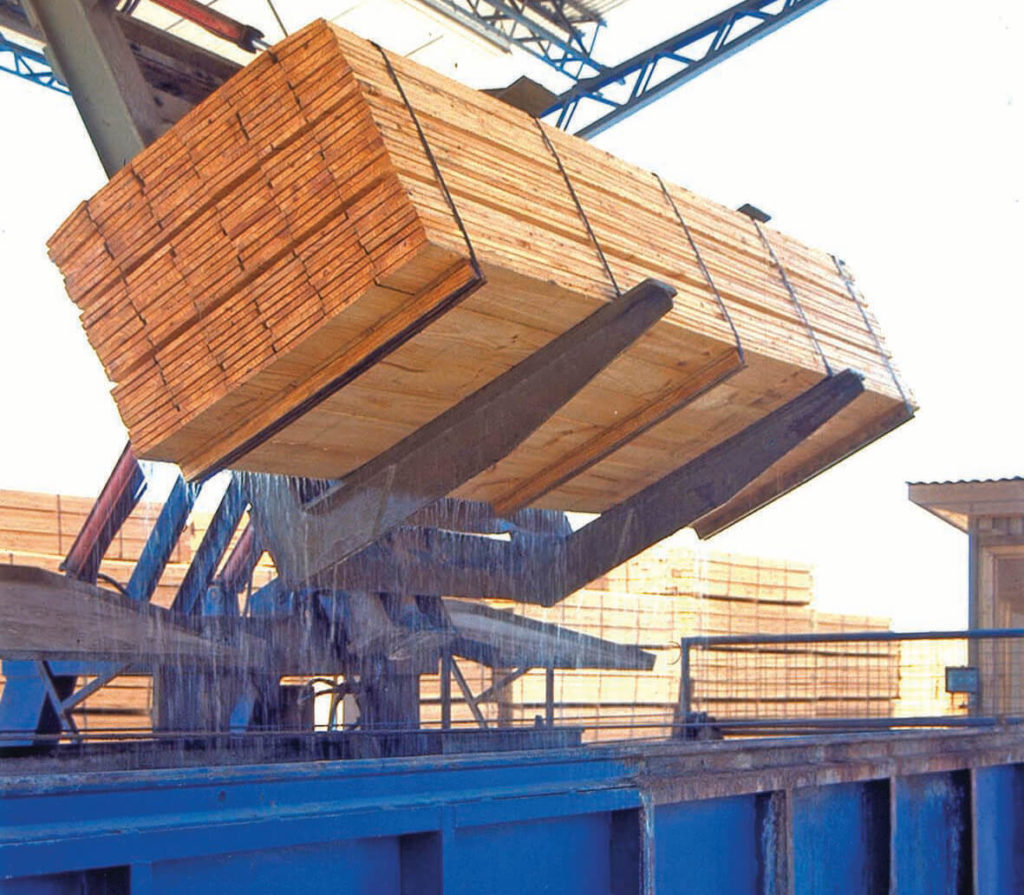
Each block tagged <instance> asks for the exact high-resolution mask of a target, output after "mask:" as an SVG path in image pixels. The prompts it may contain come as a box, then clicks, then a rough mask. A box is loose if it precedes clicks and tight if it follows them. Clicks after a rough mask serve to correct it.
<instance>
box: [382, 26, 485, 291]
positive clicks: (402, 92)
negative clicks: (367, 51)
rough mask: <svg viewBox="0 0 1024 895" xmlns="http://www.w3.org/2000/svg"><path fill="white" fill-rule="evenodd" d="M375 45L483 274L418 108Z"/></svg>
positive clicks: (476, 269)
mask: <svg viewBox="0 0 1024 895" xmlns="http://www.w3.org/2000/svg"><path fill="white" fill-rule="evenodd" d="M371 43H372V41H371ZM373 45H374V46H375V47H376V48H377V50H378V51H379V52H380V55H381V57H382V58H383V59H384V65H385V66H387V70H388V74H389V75H390V76H391V80H392V81H394V83H395V87H397V88H398V95H399V96H400V97H401V98H402V102H403V103H405V108H406V109H407V110H408V112H409V117H410V118H411V119H412V123H413V124H414V125H415V127H416V133H418V134H419V137H420V143H422V144H423V151H424V152H425V153H426V155H427V160H428V161H429V162H430V167H431V168H433V169H434V176H435V177H436V178H437V182H438V184H440V186H441V193H442V194H443V195H444V200H445V202H447V203H448V207H449V208H450V209H451V210H452V215H453V216H454V217H455V223H456V224H458V227H459V230H460V231H461V233H462V238H463V239H464V240H465V241H466V248H467V249H469V263H470V264H472V265H473V271H474V272H475V273H476V275H477V276H482V274H481V272H480V263H479V262H478V261H477V258H476V252H475V251H474V250H473V243H472V241H471V240H470V238H469V234H468V233H467V232H466V226H465V224H463V223H462V216H461V215H460V214H459V209H458V208H456V206H455V200H454V199H453V198H452V194H451V193H450V192H449V190H448V184H447V183H445V180H444V175H443V174H442V173H441V169H440V167H439V166H438V164H437V159H436V158H435V157H434V153H433V150H431V148H430V143H429V142H428V141H427V135H426V134H425V133H424V132H423V127H422V126H421V125H420V120H419V118H418V117H417V116H416V110H415V109H414V108H413V107H412V103H410V102H409V97H408V96H406V95H405V90H404V89H403V87H402V82H401V81H399V80H398V73H397V72H396V71H395V69H394V67H393V66H392V65H391V59H390V58H388V54H387V52H386V51H385V50H384V48H383V47H382V46H381V45H380V44H377V43H374V44H373Z"/></svg>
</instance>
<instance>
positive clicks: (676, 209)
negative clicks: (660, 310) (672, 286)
mask: <svg viewBox="0 0 1024 895" xmlns="http://www.w3.org/2000/svg"><path fill="white" fill-rule="evenodd" d="M654 176H655V177H656V178H657V180H658V186H660V187H661V192H662V193H663V194H664V196H665V198H666V199H668V204H669V205H671V206H672V211H673V212H675V215H676V219H677V220H678V221H679V223H680V224H681V225H682V227H683V233H685V234H686V239H687V242H689V243H690V248H691V249H693V254H694V255H695V256H696V257H697V265H698V266H699V267H700V270H701V273H703V274H704V279H705V280H707V281H708V286H709V287H711V291H712V293H714V296H715V301H717V302H718V307H719V309H720V310H721V312H722V316H723V317H724V318H725V322H726V323H728V324H729V329H731V330H732V334H733V338H735V339H736V355H737V356H738V357H739V359H740V363H741V364H745V363H746V362H747V361H746V356H745V353H744V351H743V343H742V342H741V341H740V334H739V331H738V330H737V329H736V324H735V323H733V319H732V315H731V314H730V313H729V309H728V308H727V307H726V306H725V302H724V301H723V300H722V295H721V293H720V292H719V291H718V287H717V286H716V285H715V281H714V280H713V279H711V271H709V270H708V268H707V265H706V264H705V263H704V258H703V257H702V256H701V253H700V249H699V248H697V243H696V241H695V240H694V238H693V234H691V233H690V228H689V227H688V226H687V225H686V220H685V219H684V218H683V214H682V212H681V211H680V210H679V206H677V205H676V201H675V199H673V198H672V194H671V193H670V192H669V191H668V187H667V186H665V181H664V180H662V179H661V175H659V174H657V173H655V175H654Z"/></svg>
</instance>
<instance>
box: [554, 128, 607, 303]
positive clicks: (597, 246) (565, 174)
mask: <svg viewBox="0 0 1024 895" xmlns="http://www.w3.org/2000/svg"><path fill="white" fill-rule="evenodd" d="M535 120H537V130H539V131H540V135H541V137H542V138H543V140H544V145H545V146H547V148H548V150H549V151H550V153H551V154H552V155H553V156H554V158H555V164H556V165H558V170H559V171H561V172H562V179H563V180H564V181H565V185H566V186H567V187H568V188H569V195H570V196H572V201H573V202H575V203H576V211H578V212H579V215H580V219H581V220H582V221H583V226H584V227H586V228H587V233H589V234H590V239H591V242H593V243H594V248H595V249H597V254H598V256H599V257H600V259H601V263H602V264H603V265H604V270H605V273H607V274H608V279H609V280H611V283H612V288H613V289H614V290H615V294H616V295H622V290H621V289H620V288H619V284H618V283H616V282H615V274H613V273H612V269H611V267H610V265H609V264H608V259H607V258H605V256H604V252H603V251H602V250H601V243H599V242H598V241H597V236H595V235H594V230H593V228H592V227H591V226H590V221H589V220H588V218H587V213H586V212H585V211H584V210H583V205H582V204H581V203H580V197H579V196H577V195H576V190H575V189H573V185H572V181H571V180H569V173H568V172H567V171H566V170H565V166H564V165H563V164H562V159H561V158H560V157H559V155H558V151H557V150H556V149H555V146H554V144H553V143H552V142H551V140H550V139H548V135H547V133H546V132H545V130H544V125H543V124H541V123H540V120H539V119H535Z"/></svg>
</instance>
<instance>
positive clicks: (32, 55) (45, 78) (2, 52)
mask: <svg viewBox="0 0 1024 895" xmlns="http://www.w3.org/2000/svg"><path fill="white" fill-rule="evenodd" d="M0 71H6V72H10V74H12V75H17V76H18V77H19V78H24V79H25V80H26V81H31V82H32V83H33V84H39V85H40V86H42V87H49V88H50V89H51V90H56V91H57V92H58V93H64V94H67V95H68V96H70V95H71V91H70V90H68V88H67V85H66V84H65V83H64V82H63V81H62V80H61V79H60V78H58V77H57V75H56V74H54V71H53V67H52V66H51V65H50V62H49V60H48V59H47V58H46V57H45V56H44V55H43V54H42V53H40V52H39V51H38V50H32V49H29V48H28V47H23V46H22V45H21V44H16V43H14V41H11V40H8V39H7V38H6V37H4V36H3V34H0Z"/></svg>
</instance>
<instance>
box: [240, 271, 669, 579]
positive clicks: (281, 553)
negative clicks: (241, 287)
mask: <svg viewBox="0 0 1024 895" xmlns="http://www.w3.org/2000/svg"><path fill="white" fill-rule="evenodd" d="M674 292H675V290H673V289H672V288H671V287H669V286H666V285H665V284H663V283H659V282H657V281H655V280H646V281H645V282H643V283H641V284H640V285H639V286H637V287H635V288H633V289H631V290H630V291H629V292H627V293H625V294H624V295H622V296H621V297H619V298H618V299H616V300H614V301H612V302H610V303H608V304H606V305H604V306H602V307H601V308H600V309H599V310H597V311H595V312H594V313H593V314H591V315H590V316H589V317H588V318H586V319H585V320H584V321H582V322H581V323H579V324H577V325H576V326H575V327H573V328H572V329H570V330H569V331H568V332H565V333H563V334H562V335H561V336H558V337H557V338H555V339H553V340H552V341H551V342H549V343H548V344H547V345H546V346H544V347H543V348H541V349H540V350H539V351H537V352H535V353H534V354H532V355H531V356H530V357H528V358H527V359H526V360H524V361H522V362H521V363H519V364H517V365H516V366H515V367H513V368H512V369H511V370H509V371H508V372H506V373H504V374H503V375H501V376H499V377H498V378H497V379H495V380H493V381H492V382H490V383H488V384H487V385H485V386H484V387H483V388H481V389H479V390H478V391H476V392H474V393H473V394H472V395H470V396H469V397H468V398H465V399H464V400H462V401H461V402H459V403H458V404H457V405H455V407H453V408H451V409H450V410H448V411H447V412H445V413H443V414H441V415H440V416H439V417H437V418H436V419H434V420H433V421H431V422H429V423H427V424H426V425H425V426H423V427H422V428H420V429H418V430H417V431H416V432H414V433H412V434H411V435H410V436H408V437H407V438H405V439H403V440H402V441H401V442H399V443H398V444H397V445H395V446H394V447H393V448H391V449H390V450H388V451H385V452H384V453H383V454H380V455H379V456H378V457H376V458H374V459H373V460H371V461H369V462H368V463H366V464H365V465H364V466H362V467H360V468H359V469H357V470H356V471H355V472H353V473H352V474H351V475H349V476H347V477H346V478H345V479H344V480H343V481H342V482H340V483H339V484H338V485H336V486H334V487H333V488H331V489H329V490H328V491H326V492H325V493H324V494H322V495H321V496H319V497H317V498H316V499H314V500H313V501H311V502H308V503H302V502H301V501H300V500H299V499H298V497H296V496H295V495H294V494H291V493H290V492H288V491H287V490H286V489H285V491H284V493H282V488H281V486H280V481H279V480H278V481H275V480H273V479H270V478H269V477H249V479H248V489H249V493H250V500H251V501H252V503H253V512H254V515H255V518H256V521H257V524H258V525H259V528H260V533H261V535H262V536H263V538H264V540H265V541H266V543H267V544H268V546H269V547H270V550H271V554H272V555H273V557H274V561H275V564H276V565H277V568H278V572H279V574H280V575H281V577H282V578H283V579H284V581H285V582H286V584H288V585H293V584H298V583H300V582H301V581H302V580H304V579H306V578H309V577H310V576H312V575H316V574H317V573H319V572H321V571H323V570H325V569H329V568H331V567H333V566H336V565H337V564H338V563H339V562H341V561H343V560H344V559H346V558H348V557H350V556H352V555H354V554H356V553H358V552H359V551H360V550H363V549H365V548H366V547H367V546H369V545H370V544H372V543H373V542H374V541H377V540H378V539H379V538H381V537H382V536H384V535H386V534H387V533H388V532H389V531H390V530H391V529H393V528H394V527H395V526H398V525H401V524H403V523H404V522H406V520H408V519H409V517H410V516H412V515H413V514H415V513H417V512H419V511H422V510H424V509H425V508H426V507H428V506H430V505H431V504H433V503H435V502H436V501H437V500H439V499H440V498H443V497H445V496H446V495H448V494H450V493H451V492H452V491H454V490H455V489H456V488H458V487H459V486H460V485H462V484H464V483H465V482H468V481H469V480H470V479H472V478H473V477H474V476H476V475H477V474H479V473H480V472H482V471H483V470H485V469H487V467H489V466H491V465H493V464H494V463H496V462H497V461H498V460H500V459H501V458H503V457H505V456H506V455H507V454H509V453H510V452H511V451H512V450H513V449H514V448H515V447H516V446H517V445H519V444H520V443H521V442H522V441H524V440H525V439H526V438H527V436H529V435H530V434H531V433H532V432H534V431H535V430H536V429H537V428H538V427H539V426H540V425H541V424H542V423H544V422H545V421H546V420H547V419H548V418H550V417H551V415H552V414H554V413H555V412H556V411H557V410H558V409H559V408H560V407H561V406H562V405H564V404H565V403H566V402H567V401H568V400H569V399H570V398H572V397H573V396H574V395H575V394H576V393H577V392H579V391H580V389H582V388H583V387H584V386H585V385H586V384H587V383H588V382H589V381H590V380H591V379H592V378H593V377H594V376H595V375H597V373H599V372H600V371H601V370H603V369H604V368H605V367H606V366H608V364H609V363H611V361H612V360H614V358H615V357H616V356H618V354H619V353H621V352H622V351H623V350H624V349H625V348H627V347H628V346H629V345H630V344H632V343H633V342H634V341H635V340H636V339H637V338H639V337H640V336H641V335H642V334H643V333H644V332H646V331H647V329H648V328H650V326H651V325H652V324H653V323H654V322H655V321H657V320H659V319H660V318H661V317H662V316H664V315H665V313H667V312H668V310H669V309H670V308H671V307H672V296H673V295H674ZM268 486H269V487H272V488H273V489H274V492H275V493H273V494H264V495H261V494H260V493H259V492H260V490H261V488H266V487H268Z"/></svg>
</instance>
